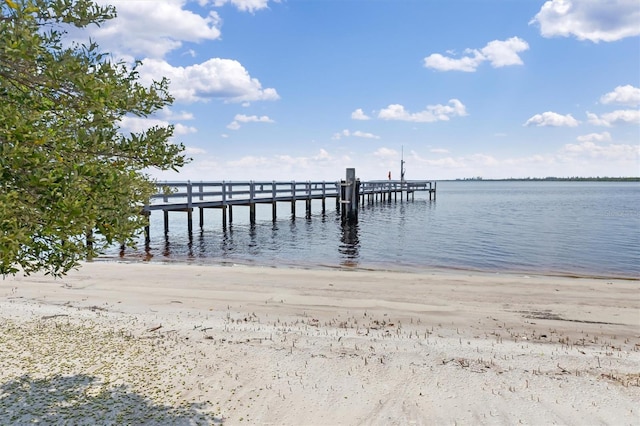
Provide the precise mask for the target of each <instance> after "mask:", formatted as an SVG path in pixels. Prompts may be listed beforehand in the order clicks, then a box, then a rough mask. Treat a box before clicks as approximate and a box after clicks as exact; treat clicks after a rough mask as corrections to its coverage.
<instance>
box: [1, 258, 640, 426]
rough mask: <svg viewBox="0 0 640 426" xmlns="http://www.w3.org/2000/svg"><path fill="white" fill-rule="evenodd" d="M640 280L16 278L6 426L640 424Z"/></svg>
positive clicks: (128, 273)
mask: <svg viewBox="0 0 640 426" xmlns="http://www.w3.org/2000/svg"><path fill="white" fill-rule="evenodd" d="M639 401H640V281H637V280H635V281H632V280H616V279H612V280H599V279H576V278H559V277H543V276H522V275H497V274H479V273H463V272H430V271H426V272H422V273H400V272H384V271H333V270H296V269H275V268H256V267H253V268H252V267H221V266H195V265H179V264H157V263H156V264H145V263H139V264H126V263H107V262H96V263H89V264H85V265H84V266H83V267H82V268H81V269H80V270H79V271H77V272H73V273H71V274H69V276H68V277H65V278H64V279H62V280H52V279H51V278H49V277H43V276H32V277H26V278H25V277H21V276H19V277H9V278H6V279H4V280H1V281H0V424H24V423H29V422H32V421H40V422H43V423H46V424H122V423H125V424H212V423H215V424H220V423H224V424H229V425H236V424H273V425H306V424H308V425H356V424H366V425H368V424H380V425H382V424H384V425H389V424H398V425H411V424H429V425H431V424H459V425H460V424H505V425H513V424H535V425H539V424H545V425H546V424H575V425H585V424H611V425H626V424H628V425H638V424H640V404H638V402H639Z"/></svg>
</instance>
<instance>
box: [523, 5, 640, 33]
mask: <svg viewBox="0 0 640 426" xmlns="http://www.w3.org/2000/svg"><path fill="white" fill-rule="evenodd" d="M529 23H530V24H533V23H537V24H538V25H539V26H540V34H542V36H543V37H554V36H562V37H569V36H574V37H576V38H577V39H579V40H590V41H592V42H595V43H597V42H599V41H616V40H620V39H623V38H625V37H632V36H636V35H639V34H640V7H638V1H637V0H610V1H603V0H550V1H547V2H545V3H544V4H543V5H542V8H541V9H540V11H539V12H538V14H536V16H535V17H534V18H533V19H532V20H531V21H530V22H529Z"/></svg>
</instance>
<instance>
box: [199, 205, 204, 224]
mask: <svg viewBox="0 0 640 426" xmlns="http://www.w3.org/2000/svg"><path fill="white" fill-rule="evenodd" d="M199 209H200V229H202V228H203V227H204V208H202V207H199Z"/></svg>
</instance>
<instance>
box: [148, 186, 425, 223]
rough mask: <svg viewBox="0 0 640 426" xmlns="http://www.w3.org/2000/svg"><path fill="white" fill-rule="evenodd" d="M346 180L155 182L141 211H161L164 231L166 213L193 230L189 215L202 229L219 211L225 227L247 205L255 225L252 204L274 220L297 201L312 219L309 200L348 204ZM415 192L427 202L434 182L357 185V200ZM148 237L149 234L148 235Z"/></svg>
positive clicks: (407, 194)
mask: <svg viewBox="0 0 640 426" xmlns="http://www.w3.org/2000/svg"><path fill="white" fill-rule="evenodd" d="M344 184H345V181H336V182H325V181H322V182H311V181H307V182H296V181H289V182H283V181H280V182H277V181H271V182H259V181H215V182H191V181H187V182H158V183H157V187H158V192H157V193H156V194H154V195H153V196H152V197H151V200H150V203H149V204H148V205H146V206H144V211H145V212H146V213H147V214H149V213H151V211H154V210H155V211H157V210H162V211H163V212H164V225H165V232H168V229H169V219H168V213H169V212H171V211H183V212H187V214H188V228H189V232H191V231H192V229H193V226H192V212H193V209H194V208H198V209H199V210H200V227H202V226H203V221H204V214H203V211H204V209H210V208H213V209H216V208H217V209H221V210H222V223H223V226H226V223H227V212H228V220H229V222H231V221H233V207H234V206H248V207H249V219H250V222H251V223H255V205H256V204H271V205H272V217H273V220H274V221H275V220H276V214H277V208H276V206H277V203H282V202H288V203H291V213H292V215H295V208H296V202H297V201H305V202H306V213H307V216H311V201H312V200H320V201H321V202H322V212H323V213H324V212H325V209H326V200H327V199H328V198H334V199H335V201H336V208H337V209H340V207H341V204H343V203H349V202H350V201H349V200H342V199H341V198H343V197H344V195H342V192H341V187H342V186H344ZM416 192H425V193H428V194H429V200H431V199H433V200H435V198H436V182H433V181H426V180H404V181H399V180H396V181H394V180H379V181H366V182H359V189H358V200H357V201H356V202H358V201H360V200H361V201H362V204H364V203H366V202H376V201H391V200H392V199H393V200H396V201H397V199H398V196H399V197H400V200H402V199H403V197H406V199H407V200H409V199H410V198H411V199H413V197H414V194H415V193H416ZM147 235H148V232H147Z"/></svg>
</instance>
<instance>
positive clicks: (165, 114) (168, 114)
mask: <svg viewBox="0 0 640 426" xmlns="http://www.w3.org/2000/svg"><path fill="white" fill-rule="evenodd" d="M158 114H159V115H160V116H161V117H162V118H164V119H165V120H172V121H186V120H193V119H194V118H195V117H194V116H193V113H191V112H188V111H180V112H177V113H176V112H174V111H173V110H172V109H171V108H169V107H165V108H163V109H162V110H160V111H159V113H158Z"/></svg>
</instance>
